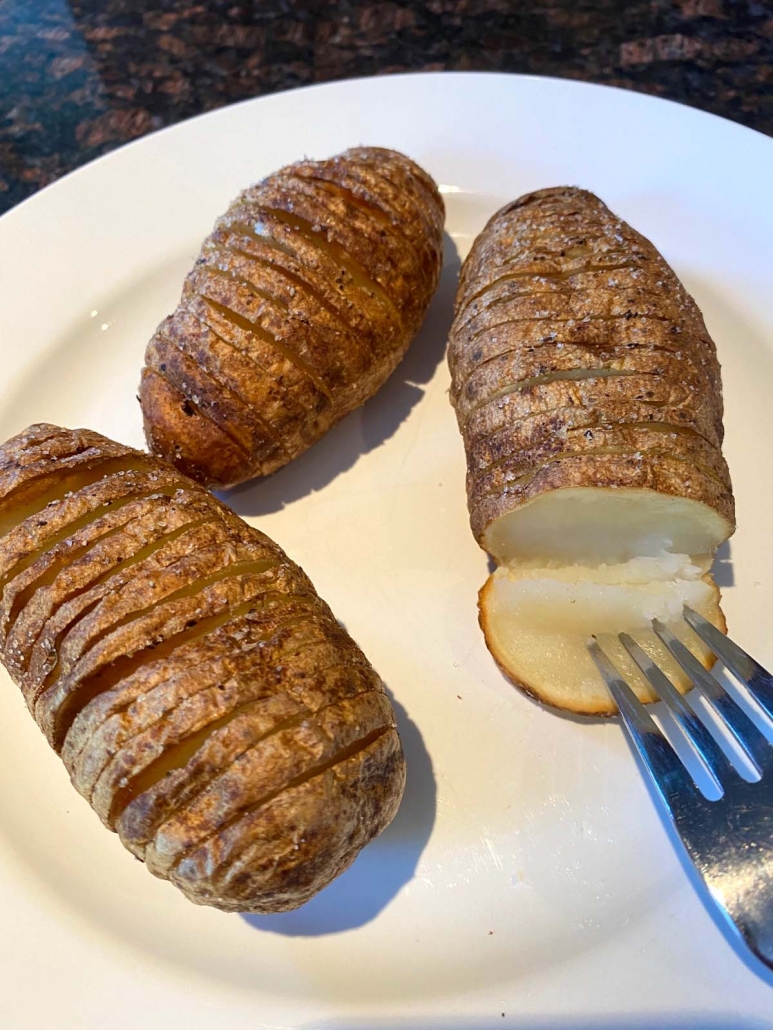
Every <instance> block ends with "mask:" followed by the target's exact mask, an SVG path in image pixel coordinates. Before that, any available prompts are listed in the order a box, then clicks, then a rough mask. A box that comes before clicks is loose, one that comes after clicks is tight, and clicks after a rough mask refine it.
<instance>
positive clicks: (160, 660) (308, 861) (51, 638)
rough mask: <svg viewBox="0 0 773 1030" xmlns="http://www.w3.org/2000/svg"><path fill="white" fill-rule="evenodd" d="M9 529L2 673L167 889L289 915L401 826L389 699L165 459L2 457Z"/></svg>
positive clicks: (20, 440)
mask: <svg viewBox="0 0 773 1030" xmlns="http://www.w3.org/2000/svg"><path fill="white" fill-rule="evenodd" d="M61 470H63V471H61ZM57 472H59V474H58V475H57ZM0 519H2V520H3V528H4V535H3V536H2V538H0V582H2V585H3V592H2V597H1V598H0V658H1V659H2V661H3V663H4V664H5V666H6V668H7V669H8V671H9V672H10V673H11V675H12V676H13V678H14V679H15V680H16V682H17V683H18V684H19V686H20V687H21V689H22V692H23V694H24V697H25V700H26V702H27V705H28V707H29V708H30V710H31V712H32V714H33V715H34V717H35V719H36V721H37V723H38V725H39V726H40V728H41V729H42V730H43V732H44V733H45V735H46V737H47V738H48V741H49V743H50V744H51V745H52V747H53V748H54V749H55V750H56V751H57V752H59V753H60V754H61V756H62V758H63V760H64V763H65V765H66V767H67V770H68V772H69V773H70V777H71V779H72V781H73V784H74V785H75V787H76V788H77V789H78V790H79V791H80V793H81V794H82V795H83V796H84V797H85V798H87V800H89V802H90V803H91V805H92V806H93V808H94V809H95V810H96V812H97V814H98V815H99V816H100V818H101V819H102V821H103V822H104V823H105V824H106V825H107V826H108V827H109V828H110V829H113V830H117V831H118V833H119V835H120V837H121V840H122V841H123V843H124V844H125V845H126V847H127V848H129V850H130V851H132V853H133V854H135V855H136V856H137V857H138V858H139V859H141V860H142V861H145V862H146V863H147V864H148V867H149V868H150V869H151V871H152V872H154V873H155V874H156V875H158V876H163V877H164V878H166V879H169V880H171V881H172V882H173V883H175V884H177V886H178V887H180V889H181V890H182V891H183V892H184V893H185V895H186V896H187V897H188V898H190V899H191V900H192V901H194V902H196V903H199V904H210V905H214V906H215V907H217V908H221V909H224V910H227V911H240V910H245V911H256V912H267V911H272V912H273V911H281V910H283V909H287V908H294V907H297V906H298V905H300V904H302V903H303V902H304V901H306V900H308V898H310V897H311V896H312V895H313V894H315V893H316V892H317V891H318V890H320V889H321V888H322V887H324V886H325V885H326V884H327V883H329V882H330V880H331V879H332V878H333V877H334V876H336V875H337V874H338V873H339V872H341V871H342V870H343V869H345V868H346V866H347V865H349V864H350V863H351V862H352V861H353V860H354V858H355V856H356V855H357V852H358V851H359V849H360V848H361V847H362V846H363V845H364V844H366V843H367V842H368V841H369V840H371V839H372V838H373V837H374V836H376V834H378V833H379V832H380V831H381V830H382V829H383V828H384V827H385V826H387V825H388V823H389V822H390V821H391V819H392V817H393V816H394V814H395V812H396V810H397V806H398V804H399V801H400V797H401V794H402V789H403V783H404V779H405V766H404V762H403V758H402V751H401V747H400V740H399V737H398V735H397V731H396V728H395V719H394V713H393V711H392V707H391V704H390V702H389V699H388V697H387V696H386V694H385V692H384V688H383V685H382V683H381V680H380V679H379V677H378V676H377V674H376V673H375V672H374V671H373V669H372V668H371V666H370V665H369V663H368V661H367V659H366V658H365V656H364V655H363V654H362V652H361V651H360V649H359V648H358V647H357V645H356V644H355V643H354V642H353V641H352V640H351V638H350V637H349V636H348V634H347V633H346V632H345V630H344V629H343V628H342V627H341V626H339V625H338V623H337V622H336V621H335V619H334V618H333V615H332V613H331V611H330V609H329V608H328V607H327V605H326V604H325V603H324V602H323V601H321V600H320V598H319V597H318V596H317V594H316V592H315V590H314V587H313V586H312V584H311V582H310V581H309V579H308V577H307V576H305V575H304V573H303V572H302V571H301V569H299V568H298V566H297V565H295V564H293V563H292V562H291V561H290V560H289V559H288V558H287V556H286V555H285V554H284V552H283V551H282V550H281V549H280V548H279V547H278V546H277V545H276V544H274V543H273V542H272V541H271V540H269V539H268V538H267V537H266V536H264V535H263V534H262V533H259V532H258V531H257V530H255V529H252V528H251V527H250V526H248V525H246V524H245V523H244V522H242V521H241V519H239V518H237V517H236V516H235V515H234V514H233V512H231V511H229V510H228V509H227V508H226V507H225V506H224V505H222V504H221V503H220V502H219V501H217V500H216V499H215V498H214V497H213V496H212V495H211V494H208V493H207V492H206V491H205V490H204V489H203V488H202V487H200V486H198V485H197V484H195V483H194V482H193V481H191V480H188V479H185V477H183V476H182V475H180V473H178V472H176V471H175V470H173V469H171V468H170V467H169V466H166V465H164V464H163V463H162V462H160V461H159V460H158V459H156V458H152V457H149V456H148V455H146V454H142V453H140V452H139V451H132V450H130V449H129V448H125V447H120V446H119V445H118V444H113V443H112V442H110V441H108V440H105V439H104V438H103V437H100V436H99V435H98V434H96V433H89V432H88V431H85V430H79V431H75V432H73V431H70V430H66V429H57V428H56V427H53V426H33V427H31V428H30V429H29V430H28V431H27V432H26V433H22V434H21V435H20V436H18V437H15V438H14V439H13V440H10V441H8V443H7V444H5V445H4V446H2V447H0ZM296 800H297V804H296V803H295V802H296ZM318 808H319V809H320V810H318ZM321 809H324V811H321ZM282 820H284V821H282ZM266 825H269V826H270V832H267V833H265V834H264V832H263V829H260V828H261V827H263V828H265V826H266ZM323 831H324V832H323ZM256 834H257V836H256ZM259 843H260V845H261V846H260V847H259V846H258V845H259ZM226 845H227V846H226ZM203 855H206V856H208V859H207V862H208V864H207V862H205V861H204V859H203V858H202V856H203Z"/></svg>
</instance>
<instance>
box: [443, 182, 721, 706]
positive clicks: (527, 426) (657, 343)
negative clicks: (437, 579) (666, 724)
mask: <svg viewBox="0 0 773 1030" xmlns="http://www.w3.org/2000/svg"><path fill="white" fill-rule="evenodd" d="M448 361H449V366H450V369H451V377H452V382H451V400H452V403H453V405H454V408H455V411H456V415H457V419H458V422H459V428H460V430H461V433H462V437H463V440H464V444H465V449H466V453H467V497H468V506H469V511H470V522H471V525H472V529H473V533H474V534H475V537H476V539H477V540H478V541H479V543H480V544H481V546H482V547H484V548H485V549H486V550H487V551H488V552H489V554H491V555H492V557H493V558H494V559H495V561H496V562H497V564H498V565H499V568H498V569H497V571H496V572H495V573H494V574H493V575H492V576H491V577H490V579H489V581H488V582H487V584H486V585H485V587H484V588H483V590H482V591H481V593H480V619H481V625H482V627H483V630H484V633H485V637H486V642H487V644H488V646H489V648H490V649H491V651H492V653H493V654H494V656H495V658H496V660H497V662H498V663H499V664H500V666H501V667H502V668H503V670H504V671H505V673H506V674H507V675H508V676H509V677H510V678H511V679H512V680H513V682H515V683H517V684H518V685H519V686H521V687H522V688H523V689H524V690H526V691H528V692H529V693H531V694H533V695H534V696H536V697H539V698H541V699H542V700H544V701H546V702H547V703H549V704H551V705H554V706H556V707H560V708H566V709H569V710H571V711H575V712H585V713H588V714H611V713H613V712H614V710H615V708H614V704H613V702H612V699H611V697H610V696H609V694H608V691H607V689H606V687H605V685H604V683H603V681H602V680H601V678H600V677H599V675H598V672H597V670H596V668H595V665H594V664H593V662H592V660H591V658H590V656H589V654H588V651H587V647H586V644H587V641H588V639H589V638H590V637H591V636H598V637H599V639H600V640H602V643H603V646H604V647H605V649H606V650H607V653H608V654H610V656H612V657H613V658H614V659H615V661H616V662H617V663H618V665H619V667H620V669H621V671H623V672H624V673H625V675H626V677H627V678H629V679H630V680H631V681H632V682H634V683H635V684H636V689H637V691H638V692H639V693H640V696H641V697H642V699H643V700H651V693H650V692H649V691H648V689H647V687H646V684H645V683H644V682H643V680H642V678H641V676H640V675H639V674H638V673H636V671H635V669H634V667H633V664H632V662H631V659H630V658H629V657H628V655H627V653H626V652H625V650H624V648H623V647H622V645H621V644H620V642H619V640H618V639H617V634H619V633H621V632H628V633H631V634H632V635H633V636H634V638H635V639H638V640H640V642H642V644H643V646H645V648H646V649H649V650H651V651H653V649H654V651H655V652H657V657H658V660H659V662H660V663H661V664H662V665H663V667H664V668H667V669H668V671H669V673H670V674H671V675H672V677H673V678H674V681H675V682H677V683H678V685H679V686H680V687H684V686H685V680H684V677H683V676H682V675H681V674H680V673H679V671H678V669H677V668H676V666H675V664H674V663H673V662H672V661H671V660H669V659H668V656H667V653H666V652H665V651H664V649H663V648H662V646H661V645H660V644H659V643H658V642H657V639H656V638H655V636H654V634H653V632H652V630H651V628H650V622H651V620H652V619H653V618H656V617H657V618H659V619H661V620H662V621H664V622H667V623H669V624H671V625H672V627H673V628H675V631H676V632H677V633H678V634H680V635H684V636H685V639H687V640H689V642H690V646H691V647H692V648H693V649H694V650H695V651H696V653H698V654H699V656H700V657H701V660H702V661H704V663H705V664H707V665H709V664H710V662H711V658H710V656H709V655H708V654H707V652H706V650H705V648H704V647H703V646H702V645H701V644H700V642H699V641H698V640H697V638H696V637H695V636H694V634H692V632H691V631H690V630H689V629H688V627H687V625H686V623H684V622H683V621H682V619H681V614H682V608H683V605H684V604H689V605H691V606H692V607H694V608H695V609H696V610H698V611H700V612H702V614H704V615H705V617H706V618H708V619H709V620H710V621H711V622H713V623H714V624H715V625H717V626H720V627H721V628H723V629H724V620H723V617H722V613H721V611H720V609H719V592H718V591H717V589H716V587H715V586H714V584H713V582H712V580H711V578H710V576H708V575H707V571H708V569H709V567H710V565H711V562H712V559H713V555H714V553H715V552H716V550H717V548H718V547H719V545H720V544H721V543H722V541H724V540H725V539H727V537H728V536H729V535H730V534H731V533H732V532H733V529H734V525H735V513H734V504H733V495H732V487H731V483H730V476H729V472H728V469H727V465H726V463H725V460H724V457H723V456H722V451H721V444H722V437H723V427H722V392H721V384H720V377H719V364H718V362H717V357H716V351H715V348H714V344H713V343H712V341H711V339H710V337H709V335H708V332H707V331H706V327H705V325H704V323H703V318H702V317H701V314H700V311H699V310H698V307H697V305H696V304H695V302H694V301H693V300H692V298H691V297H690V296H689V295H688V294H687V293H686V291H685V289H684V287H683V286H682V284H681V283H680V282H679V280H678V279H677V277H676V275H675V274H674V272H673V271H672V270H671V269H670V268H669V266H668V265H667V264H666V262H665V261H664V260H663V258H662V257H661V256H660V254H658V252H657V251H656V249H655V248H654V247H653V245H652V244H651V243H650V242H649V241H648V240H646V239H644V237H642V236H640V235H639V234H638V233H637V232H636V231H635V230H634V229H632V228H631V227H630V226H628V225H626V224H625V223H624V222H622V221H621V220H620V219H618V218H616V217H615V216H614V215H613V214H612V213H611V212H610V211H609V209H608V208H606V207H605V205H604V204H603V203H602V202H601V201H600V200H599V199H598V198H597V197H594V196H593V195H592V194H590V193H587V192H585V191H583V190H578V189H574V188H569V187H560V188H557V189H551V190H541V191H539V192H537V193H533V194H529V195H527V196H526V197H522V198H521V199H520V200H517V201H515V202H513V203H512V204H509V205H507V206H506V207H505V208H503V209H502V210H501V211H499V212H497V214H496V215H494V217H493V218H492V219H491V221H490V222H489V223H488V225H487V226H486V228H485V229H484V230H483V232H482V233H481V234H480V236H479V237H478V238H477V239H476V241H475V243H474V244H473V247H472V250H471V252H470V254H469V256H468V258H467V260H466V262H465V264H464V267H463V269H462V274H461V277H460V283H459V289H458V291H457V298H456V317H455V320H454V324H453V327H452V330H451V336H450V340H449V351H448Z"/></svg>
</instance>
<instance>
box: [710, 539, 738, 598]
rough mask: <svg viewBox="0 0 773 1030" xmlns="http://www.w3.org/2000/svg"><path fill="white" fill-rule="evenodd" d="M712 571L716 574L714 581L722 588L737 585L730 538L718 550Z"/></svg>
mask: <svg viewBox="0 0 773 1030" xmlns="http://www.w3.org/2000/svg"><path fill="white" fill-rule="evenodd" d="M711 572H712V575H713V576H714V582H715V583H716V584H717V586H718V587H719V589H720V590H722V588H723V587H734V586H735V573H734V572H733V558H732V555H731V554H730V541H729V540H725V542H724V543H723V544H722V546H721V547H720V548H719V550H718V551H717V553H716V557H715V558H714V566H713V568H712V570H711Z"/></svg>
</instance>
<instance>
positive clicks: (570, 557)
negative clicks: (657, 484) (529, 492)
mask: <svg viewBox="0 0 773 1030" xmlns="http://www.w3.org/2000/svg"><path fill="white" fill-rule="evenodd" d="M731 532H732V526H731V525H730V524H729V523H728V522H727V521H726V520H725V519H723V518H722V517H721V516H720V515H718V514H717V512H716V511H714V509H713V508H710V507H709V506H708V505H706V504H701V503H699V502H698V501H693V500H688V499H686V498H683V497H671V496H668V495H666V494H659V493H656V492H655V491H653V490H641V489H629V488H623V489H617V490H613V489H610V488H608V487H606V488H599V487H566V488H563V489H558V490H550V491H547V492H545V493H543V494H540V495H539V496H538V497H535V498H534V500H532V501H529V502H527V503H526V504H524V505H522V506H521V507H519V508H516V509H515V510H514V511H511V512H508V513H507V514H506V515H502V516H501V517H500V518H498V519H496V520H495V521H494V522H493V523H492V524H491V525H490V526H489V527H488V529H487V530H486V533H485V534H484V539H483V545H484V547H485V548H486V550H487V551H488V552H489V554H491V555H492V557H493V558H494V559H495V560H496V562H497V564H498V565H509V564H510V563H512V562H515V561H517V562H521V561H524V560H526V561H539V562H542V563H543V564H544V565H552V564H557V565H573V564H577V563H583V564H586V565H593V564H596V563H599V562H607V563H618V562H626V561H628V560H629V559H631V558H636V557H639V556H649V557H655V556H657V555H658V554H660V553H661V552H663V551H671V552H675V553H681V554H689V555H692V556H693V561H694V562H695V563H696V564H699V565H701V567H702V568H703V569H704V571H705V570H707V569H708V568H709V567H710V566H711V560H712V556H713V555H714V552H715V551H716V549H717V547H718V546H719V545H720V544H721V543H722V541H723V540H726V539H727V537H728V536H729V535H730V533H731Z"/></svg>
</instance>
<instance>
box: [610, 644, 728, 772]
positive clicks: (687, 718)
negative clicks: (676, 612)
mask: <svg viewBox="0 0 773 1030" xmlns="http://www.w3.org/2000/svg"><path fill="white" fill-rule="evenodd" d="M619 638H620V642H621V644H622V645H623V647H624V648H625V649H626V651H628V653H629V654H630V656H631V658H633V660H634V661H635V662H636V664H637V665H638V666H639V668H640V669H641V671H642V673H643V674H644V675H645V676H646V677H647V679H648V680H649V682H650V683H651V684H652V687H653V688H654V690H655V692H656V693H657V695H658V697H659V698H660V699H661V701H665V703H666V704H667V705H668V707H669V708H670V709H671V711H672V713H673V714H674V715H675V716H676V718H677V720H678V722H679V725H680V726H681V728H682V730H683V732H684V734H685V736H686V737H687V739H688V740H689V741H690V743H691V744H692V746H693V747H694V748H695V750H696V751H697V752H698V754H699V755H700V757H701V758H702V759H703V762H704V764H705V765H706V766H707V768H708V769H709V771H710V772H712V773H713V774H714V777H715V778H716V780H717V783H718V785H719V786H722V781H723V779H725V778H726V777H728V776H730V777H733V776H736V775H737V773H736V772H735V770H734V769H733V766H732V765H731V764H730V762H729V761H728V759H727V757H726V756H725V754H724V753H723V752H722V751H721V749H720V748H719V746H718V744H717V741H716V740H715V739H714V737H713V736H712V734H711V732H710V731H711V730H712V729H713V727H712V726H711V724H710V723H706V724H705V725H704V723H703V722H702V720H701V714H700V711H696V710H695V709H694V708H693V707H692V706H691V705H690V703H689V701H688V699H687V698H685V697H683V696H682V694H680V693H679V691H678V690H677V689H676V687H675V686H674V685H673V683H672V682H671V680H670V679H669V678H668V676H666V674H665V673H664V672H663V670H662V669H660V668H659V667H658V666H657V665H656V664H655V662H654V661H653V660H652V659H651V658H650V656H649V655H648V654H647V653H646V651H644V650H643V649H642V648H641V647H639V645H638V644H637V643H636V641H635V640H634V639H633V637H631V636H629V634H628V633H620V634H619Z"/></svg>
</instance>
